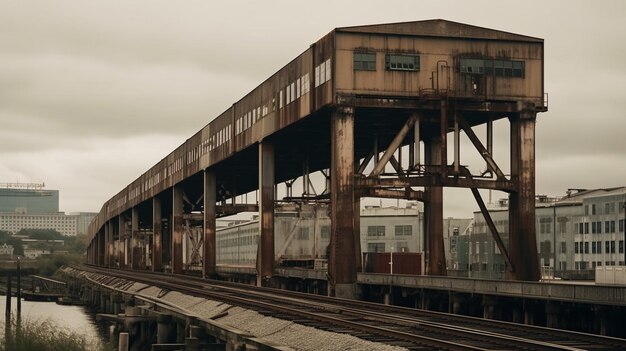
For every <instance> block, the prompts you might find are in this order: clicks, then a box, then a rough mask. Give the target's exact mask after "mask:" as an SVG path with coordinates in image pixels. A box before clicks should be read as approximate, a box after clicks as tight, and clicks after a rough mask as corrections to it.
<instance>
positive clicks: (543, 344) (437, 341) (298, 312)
mask: <svg viewBox="0 0 626 351" xmlns="http://www.w3.org/2000/svg"><path fill="white" fill-rule="evenodd" d="M75 268H77V269H80V270H86V271H91V272H96V273H104V274H107V275H110V276H117V277H121V278H125V279H129V280H133V281H139V282H143V283H146V284H150V285H155V286H160V287H162V288H166V289H170V290H177V291H180V292H186V293H189V294H192V295H196V296H201V297H206V298H209V299H213V300H219V301H224V302H228V303H230V304H233V305H238V306H242V307H245V308H249V309H253V310H256V311H258V312H259V313H261V314H264V315H268V316H272V317H276V318H280V319H286V320H292V321H294V322H297V323H300V324H304V325H308V326H312V327H315V328H318V329H323V330H328V331H333V332H340V333H348V334H351V335H354V336H357V337H359V338H362V339H365V340H369V341H375V342H383V343H386V344H389V345H395V346H401V347H405V348H407V349H409V350H432V349H439V350H512V349H515V350H625V349H626V340H624V339H618V338H611V337H603V336H598V335H592V334H585V333H577V332H571V331H565V330H557V329H550V328H542V327H535V326H527V325H522V324H515V323H508V322H502V321H495V320H486V319H481V318H474V317H466V316H459V315H451V314H446V313H439V312H431V311H425V310H417V309H410V308H403V307H396V306H388V305H381V304H376V303H369V302H363V301H354V300H345V299H337V298H330V297H325V296H320V295H311V294H304V293H298V292H293V291H286V290H279V289H269V288H259V287H253V286H249V285H243V284H236V283H228V282H222V281H213V280H206V279H202V278H195V277H189V276H177V275H171V274H159V273H152V272H145V271H126V270H117V269H103V268H99V267H98V268H95V267H88V266H76V267H75Z"/></svg>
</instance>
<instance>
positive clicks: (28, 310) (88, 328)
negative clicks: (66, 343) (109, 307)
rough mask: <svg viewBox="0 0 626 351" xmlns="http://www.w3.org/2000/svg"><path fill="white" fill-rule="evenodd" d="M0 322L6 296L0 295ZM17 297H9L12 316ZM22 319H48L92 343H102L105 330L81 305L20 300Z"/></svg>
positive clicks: (2, 317)
mask: <svg viewBox="0 0 626 351" xmlns="http://www.w3.org/2000/svg"><path fill="white" fill-rule="evenodd" d="M0 306H1V308H2V313H0V324H3V325H4V322H5V313H4V311H5V306H6V296H0ZM16 306H17V299H16V298H15V297H13V298H11V308H12V310H13V316H15V311H16V308H17V307H16ZM22 319H23V320H25V321H29V322H37V321H50V322H51V323H53V324H54V325H56V326H58V327H60V328H65V329H66V330H68V331H72V332H75V333H77V334H80V335H84V336H85V337H86V338H87V340H89V341H90V342H92V343H97V344H102V343H103V337H104V335H105V331H104V330H103V327H102V326H100V325H98V324H97V322H96V320H95V315H93V314H90V313H89V312H88V311H87V310H86V309H85V308H84V307H83V306H63V305H57V304H56V303H54V302H34V301H24V300H22Z"/></svg>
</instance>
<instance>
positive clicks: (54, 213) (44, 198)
mask: <svg viewBox="0 0 626 351" xmlns="http://www.w3.org/2000/svg"><path fill="white" fill-rule="evenodd" d="M95 215H96V214H95V213H92V212H75V213H68V214H65V213H63V212H59V191H58V190H49V189H44V184H39V183H0V230H2V231H6V232H10V233H13V234H15V233H17V232H19V231H20V230H22V229H53V230H56V231H57V232H59V233H61V234H63V235H68V236H73V235H79V234H87V230H88V227H89V223H90V222H91V220H92V219H93V218H94V217H95Z"/></svg>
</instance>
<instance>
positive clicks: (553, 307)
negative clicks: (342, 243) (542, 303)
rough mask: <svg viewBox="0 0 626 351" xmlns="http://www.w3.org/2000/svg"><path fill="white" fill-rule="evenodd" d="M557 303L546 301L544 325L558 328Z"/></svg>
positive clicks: (558, 313) (558, 310)
mask: <svg viewBox="0 0 626 351" xmlns="http://www.w3.org/2000/svg"><path fill="white" fill-rule="evenodd" d="M560 312H561V311H560V309H559V305H558V304H557V303H555V302H547V303H546V327H548V328H559V326H560V323H559V315H560Z"/></svg>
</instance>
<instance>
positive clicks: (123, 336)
mask: <svg viewBox="0 0 626 351" xmlns="http://www.w3.org/2000/svg"><path fill="white" fill-rule="evenodd" d="M128 339H129V337H128V333H120V339H119V343H118V344H117V350H118V351H128V345H129V340H128Z"/></svg>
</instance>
